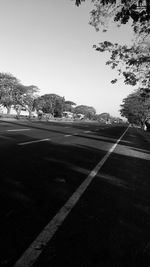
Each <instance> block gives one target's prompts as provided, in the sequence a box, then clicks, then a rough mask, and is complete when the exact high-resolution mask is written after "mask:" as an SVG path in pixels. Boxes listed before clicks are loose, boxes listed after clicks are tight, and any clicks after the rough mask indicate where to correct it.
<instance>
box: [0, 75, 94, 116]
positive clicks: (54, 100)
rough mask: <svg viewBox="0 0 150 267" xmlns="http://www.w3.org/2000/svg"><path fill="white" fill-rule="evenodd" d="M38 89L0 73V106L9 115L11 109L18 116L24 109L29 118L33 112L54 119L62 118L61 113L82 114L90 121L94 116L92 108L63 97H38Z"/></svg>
mask: <svg viewBox="0 0 150 267" xmlns="http://www.w3.org/2000/svg"><path fill="white" fill-rule="evenodd" d="M39 92H40V89H39V88H38V87H37V86H35V85H30V86H25V85H23V84H22V83H21V82H20V81H19V80H18V79H17V78H16V77H14V76H13V75H12V74H10V73H0V104H1V105H3V106H4V107H5V108H6V109H7V114H10V111H11V108H12V107H13V108H14V109H15V110H16V113H17V116H18V117H19V116H20V113H21V110H22V109H26V110H27V111H28V112H29V116H31V115H32V112H33V111H36V112H37V113H38V111H39V110H42V112H43V113H49V114H52V116H54V117H62V115H63V112H64V111H67V112H72V113H76V114H79V113H80V114H83V115H85V117H86V118H89V119H92V118H94V116H95V115H96V110H95V108H94V107H91V106H86V105H79V106H77V105H76V104H75V103H74V102H72V101H70V100H67V101H66V100H65V97H62V96H59V95H56V94H44V95H41V96H40V95H39Z"/></svg>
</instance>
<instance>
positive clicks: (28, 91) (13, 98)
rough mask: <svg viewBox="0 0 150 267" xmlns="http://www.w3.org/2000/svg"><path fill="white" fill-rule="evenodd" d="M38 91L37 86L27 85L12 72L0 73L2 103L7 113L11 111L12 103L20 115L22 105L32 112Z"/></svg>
mask: <svg viewBox="0 0 150 267" xmlns="http://www.w3.org/2000/svg"><path fill="white" fill-rule="evenodd" d="M38 91H39V89H38V87H37V86H34V85H31V86H25V85H23V84H21V82H20V81H19V80H18V79H17V78H16V77H14V76H13V75H12V74H10V73H0V104H2V105H3V106H4V107H6V108H7V113H10V109H11V107H12V105H13V106H14V107H15V108H16V111H17V113H18V115H19V114H20V111H21V108H22V107H25V108H26V109H27V110H28V111H29V113H31V111H32V109H33V103H34V99H35V98H36V95H35V93H37V92H38Z"/></svg>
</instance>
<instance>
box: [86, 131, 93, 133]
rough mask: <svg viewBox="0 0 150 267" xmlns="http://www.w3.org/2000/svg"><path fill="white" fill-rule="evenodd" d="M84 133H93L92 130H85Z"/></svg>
mask: <svg viewBox="0 0 150 267" xmlns="http://www.w3.org/2000/svg"><path fill="white" fill-rule="evenodd" d="M84 133H92V131H84Z"/></svg>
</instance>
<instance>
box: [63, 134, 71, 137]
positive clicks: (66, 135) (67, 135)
mask: <svg viewBox="0 0 150 267" xmlns="http://www.w3.org/2000/svg"><path fill="white" fill-rule="evenodd" d="M64 136H65V137H69V136H72V135H71V134H65V135H64Z"/></svg>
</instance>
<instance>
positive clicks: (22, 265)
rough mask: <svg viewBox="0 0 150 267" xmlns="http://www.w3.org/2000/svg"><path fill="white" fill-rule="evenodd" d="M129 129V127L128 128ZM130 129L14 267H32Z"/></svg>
mask: <svg viewBox="0 0 150 267" xmlns="http://www.w3.org/2000/svg"><path fill="white" fill-rule="evenodd" d="M128 128H129V127H128ZM128 128H127V129H126V130H125V132H124V133H123V134H122V135H121V137H120V138H119V139H118V140H117V142H116V143H115V144H114V145H113V146H112V147H111V148H110V150H109V151H108V152H107V153H106V155H105V156H104V157H103V158H102V160H101V161H100V162H99V163H98V164H97V165H96V167H95V168H94V169H93V170H92V171H91V172H90V174H89V175H88V176H87V178H86V179H85V180H84V181H83V183H82V184H81V185H80V186H79V187H78V188H77V190H76V191H75V192H74V193H73V195H72V196H71V197H70V198H69V199H68V201H67V202H66V203H65V205H64V206H63V207H62V208H61V209H60V210H59V211H58V213H57V214H56V215H55V216H54V217H53V219H52V220H51V221H50V222H49V223H48V224H47V225H46V226H45V228H44V229H43V231H42V232H41V233H40V234H39V235H38V236H37V238H36V239H35V240H34V241H33V243H32V244H31V245H30V246H29V248H27V250H26V251H25V252H24V253H23V255H22V256H21V257H20V259H19V260H18V261H17V262H16V263H15V265H14V267H29V266H30V267H31V266H33V264H34V263H35V261H36V260H37V258H38V257H39V256H40V254H41V253H42V251H43V249H44V248H45V247H46V245H47V243H48V242H49V241H50V240H51V239H52V237H53V236H54V234H55V233H56V232H57V230H58V229H59V227H60V226H61V225H62V223H63V221H64V220H65V219H66V217H67V216H68V214H69V213H70V212H71V210H72V209H73V207H74V206H75V205H76V203H77V202H78V200H79V199H80V197H81V196H82V194H83V193H84V192H85V190H86V189H87V187H88V186H89V185H90V183H91V182H92V180H93V179H94V177H95V176H96V175H97V173H98V172H99V171H100V169H101V167H102V166H103V165H104V163H105V161H106V160H107V159H108V157H109V156H110V154H111V153H112V152H113V151H114V149H115V148H116V146H117V145H118V143H119V142H120V140H121V139H122V138H123V136H124V135H125V133H126V132H127V130H128Z"/></svg>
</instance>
